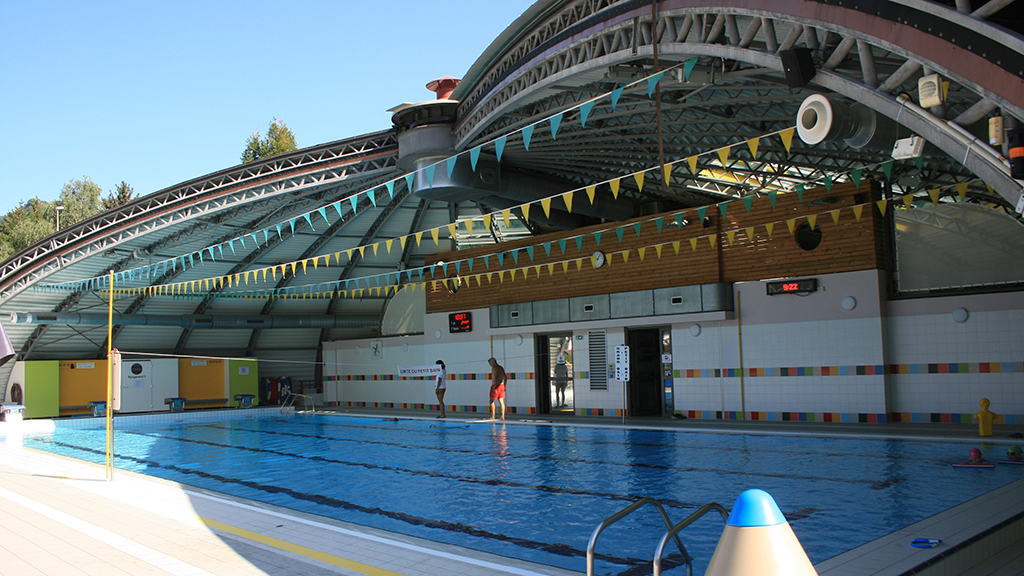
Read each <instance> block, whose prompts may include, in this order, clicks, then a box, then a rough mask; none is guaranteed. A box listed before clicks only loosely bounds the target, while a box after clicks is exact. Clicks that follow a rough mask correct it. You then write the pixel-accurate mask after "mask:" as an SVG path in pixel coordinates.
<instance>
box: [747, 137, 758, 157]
mask: <svg viewBox="0 0 1024 576" xmlns="http://www.w3.org/2000/svg"><path fill="white" fill-rule="evenodd" d="M760 142H761V137H760V136H758V137H756V138H751V139H750V140H747V148H750V155H751V156H753V157H754V158H755V159H756V158H757V145H758V144H759V143H760Z"/></svg>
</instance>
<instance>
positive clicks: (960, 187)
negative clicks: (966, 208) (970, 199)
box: [956, 182, 967, 202]
mask: <svg viewBox="0 0 1024 576" xmlns="http://www.w3.org/2000/svg"><path fill="white" fill-rule="evenodd" d="M956 192H957V194H958V195H959V196H960V201H961V202H963V201H964V198H966V197H967V182H961V183H959V184H957V185H956Z"/></svg>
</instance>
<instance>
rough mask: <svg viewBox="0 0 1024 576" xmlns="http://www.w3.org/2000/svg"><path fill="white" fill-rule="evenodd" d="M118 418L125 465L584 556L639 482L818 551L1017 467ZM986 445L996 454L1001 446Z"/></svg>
mask: <svg viewBox="0 0 1024 576" xmlns="http://www.w3.org/2000/svg"><path fill="white" fill-rule="evenodd" d="M75 424H77V425H81V424H82V423H81V422H76V423H75ZM96 424H97V426H102V425H103V421H102V420H100V419H96ZM115 430H116V431H115V439H114V446H115V463H116V466H117V467H118V468H123V469H126V470H132V471H135V472H140V473H144V474H148V475H151V476H156V477H160V478H165V479H168V480H173V481H177V482H182V483H185V484H190V485H193V486H197V487H202V488H206V489H210V490H216V491H220V492H223V493H227V494H231V495H234V496H239V497H244V498H250V499H253V500H258V501H263V502H268V503H271V504H275V505H278V506H284V507H287V508H291V509H295V510H300V511H303V512H307V513H312V514H318V515H321V516H327V517H331V518H335V519H338V520H342V521H346V522H352V523H355V524H361V525H366V526H373V527H376V528H381V529H385V530H390V531H394V532H400V533H405V534H409V535H413V536H418V537H422V538H427V539H430V540H434V541H438V542H447V543H451V544H459V545H463V546H468V547H471V548H475V549H478V550H484V551H487V552H492V553H496V554H501V555H505V556H510V557H514V558H520V559H524V560H529V561H533V562H538V563H542V564H547V565H553V566H560V567H563V568H567V569H571V570H576V571H579V572H583V571H584V570H585V566H586V548H587V542H588V540H589V538H590V534H591V532H592V531H593V530H594V528H595V527H596V526H597V525H598V524H599V523H600V522H601V521H602V520H603V519H604V518H606V517H608V516H609V515H611V514H613V513H614V512H616V511H618V510H620V509H621V508H623V507H625V506H627V505H628V504H629V503H630V502H632V501H635V500H636V499H638V498H641V497H645V496H650V497H653V498H657V499H658V500H660V501H662V502H663V503H664V504H665V505H666V508H667V510H668V513H669V515H670V517H671V519H672V521H673V522H678V521H680V520H682V519H683V518H685V517H686V516H687V515H688V514H690V513H691V512H693V511H694V510H695V509H696V508H698V507H699V506H701V505H703V504H705V503H707V502H719V503H721V504H723V505H724V506H725V507H726V508H729V507H731V506H732V503H733V502H734V501H735V499H736V497H737V496H738V495H739V494H740V493H741V492H742V491H743V490H746V489H748V488H760V489H763V490H766V491H767V492H769V493H770V494H771V495H772V496H773V497H774V498H775V500H776V501H777V502H778V504H779V507H780V508H781V509H782V511H783V512H784V513H785V514H786V516H787V517H788V518H789V520H790V523H791V525H792V527H793V530H794V531H795V532H796V534H797V537H798V538H799V539H800V541H801V543H802V544H803V546H804V548H805V550H806V551H807V554H808V556H810V558H811V561H812V562H815V563H817V562H820V561H823V560H826V559H828V558H830V557H832V556H834V555H836V554H839V553H841V552H844V551H846V550H849V549H851V548H854V547H856V546H858V545H860V544H863V543H865V542H868V541H870V540H873V539H875V538H878V537H880V536H883V535H885V534H887V533H889V532H892V531H894V530H897V529H899V528H902V527H904V526H906V525H908V524H911V523H913V522H916V521H918V520H921V519H923V518H926V517H928V516H931V515H933V514H935V513H937V512H940V511H942V510H945V509H947V508H950V507H952V506H954V505H956V504H959V503H962V502H964V501H967V500H969V499H970V498H973V497H975V496H979V495H981V494H983V493H985V492H988V491H990V490H993V489H995V488H997V487H999V486H1002V485H1005V484H1007V483H1009V482H1012V481H1014V480H1017V479H1019V478H1021V476H1022V475H1024V470H1020V468H1024V467H1009V466H1002V467H999V466H997V467H996V469H995V470H991V471H978V470H963V469H954V468H953V467H952V466H950V464H951V463H953V462H960V461H963V460H966V456H967V451H968V449H969V447H970V446H969V445H966V444H963V443H955V442H949V443H941V442H927V441H895V440H876V439H835V438H809V437H792V436H759V435H733V434H713V433H696V432H683V431H644V430H621V429H614V428H589V427H575V426H530V425H512V424H491V423H471V424H467V423H464V422H459V421H451V420H449V421H436V420H434V421H424V420H397V421H395V420H391V419H383V418H361V417H347V416H337V415H305V414H303V415H291V416H280V415H276V414H266V415H263V416H260V417H255V418H253V417H250V418H237V419H232V418H225V419H222V420H216V419H213V420H211V419H203V420H192V421H189V420H183V421H178V422H173V421H166V422H152V421H150V422H144V423H143V422H139V423H134V424H133V423H131V419H124V421H122V420H120V419H119V420H117V421H116V424H115ZM25 445H26V446H29V447H33V448H38V449H42V450H46V451H49V452H56V453H60V454H63V455H67V456H72V457H76V458H81V459H83V460H89V461H93V462H98V463H102V462H103V461H104V447H105V431H104V430H103V429H102V428H99V427H97V428H95V429H82V428H74V429H72V428H64V427H62V426H61V424H58V428H57V430H56V431H55V432H53V433H51V434H38V435H34V436H27V437H26V438H25ZM982 449H983V452H985V457H986V458H988V459H990V460H995V459H997V458H998V457H1000V456H1002V454H1003V453H1004V452H1005V446H997V445H990V446H987V447H985V446H983V447H982ZM722 527H723V521H722V519H721V517H720V516H719V515H718V514H715V513H712V514H709V515H707V516H705V517H703V518H702V519H701V520H699V521H697V522H696V523H695V524H694V525H692V526H690V527H688V528H687V529H686V530H684V531H683V532H682V533H681V536H682V540H683V542H684V543H685V545H686V547H687V549H688V550H689V552H690V553H691V555H693V556H694V558H695V561H694V573H695V574H702V573H703V572H704V569H705V568H706V566H707V563H708V561H709V560H710V558H711V554H712V552H713V551H714V548H715V544H716V543H717V541H718V537H719V535H720V534H721V531H722ZM662 533H664V528H663V526H662V524H661V521H660V519H659V518H658V516H657V513H656V512H655V510H654V509H653V508H649V507H648V508H645V509H641V511H640V512H638V513H637V514H634V515H632V516H630V517H628V518H627V519H625V520H623V521H621V522H619V523H618V524H615V525H614V526H613V527H611V528H609V529H608V530H606V531H605V533H604V534H603V535H602V536H601V539H600V540H599V541H598V546H597V552H598V557H599V561H598V563H597V573H598V574H615V575H626V574H628V575H633V574H644V573H649V571H650V562H651V556H652V553H653V551H654V547H655V545H656V544H657V541H658V539H659V538H660V537H661V534H662ZM922 536H927V534H924V535H922ZM666 552H675V554H666V560H665V561H664V562H663V567H665V566H677V567H676V568H674V569H672V570H670V571H668V572H667V573H668V574H683V573H685V571H684V569H683V568H682V567H681V566H680V562H679V561H680V555H679V553H678V551H676V550H675V549H668V550H667V551H666Z"/></svg>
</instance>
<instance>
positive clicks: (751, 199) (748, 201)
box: [743, 196, 754, 214]
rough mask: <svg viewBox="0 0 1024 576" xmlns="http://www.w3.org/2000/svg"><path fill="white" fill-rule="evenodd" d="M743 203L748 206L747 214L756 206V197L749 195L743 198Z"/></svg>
mask: <svg viewBox="0 0 1024 576" xmlns="http://www.w3.org/2000/svg"><path fill="white" fill-rule="evenodd" d="M743 205H744V206H746V207H747V214H750V210H751V209H753V207H754V197H753V196H747V197H746V198H744V199H743Z"/></svg>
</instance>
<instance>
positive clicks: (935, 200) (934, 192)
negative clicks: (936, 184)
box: [928, 188, 942, 206]
mask: <svg viewBox="0 0 1024 576" xmlns="http://www.w3.org/2000/svg"><path fill="white" fill-rule="evenodd" d="M941 193H942V190H939V189H938V188H933V189H931V190H929V191H928V197H929V198H931V199H932V204H933V205H934V206H938V205H939V194H941Z"/></svg>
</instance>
